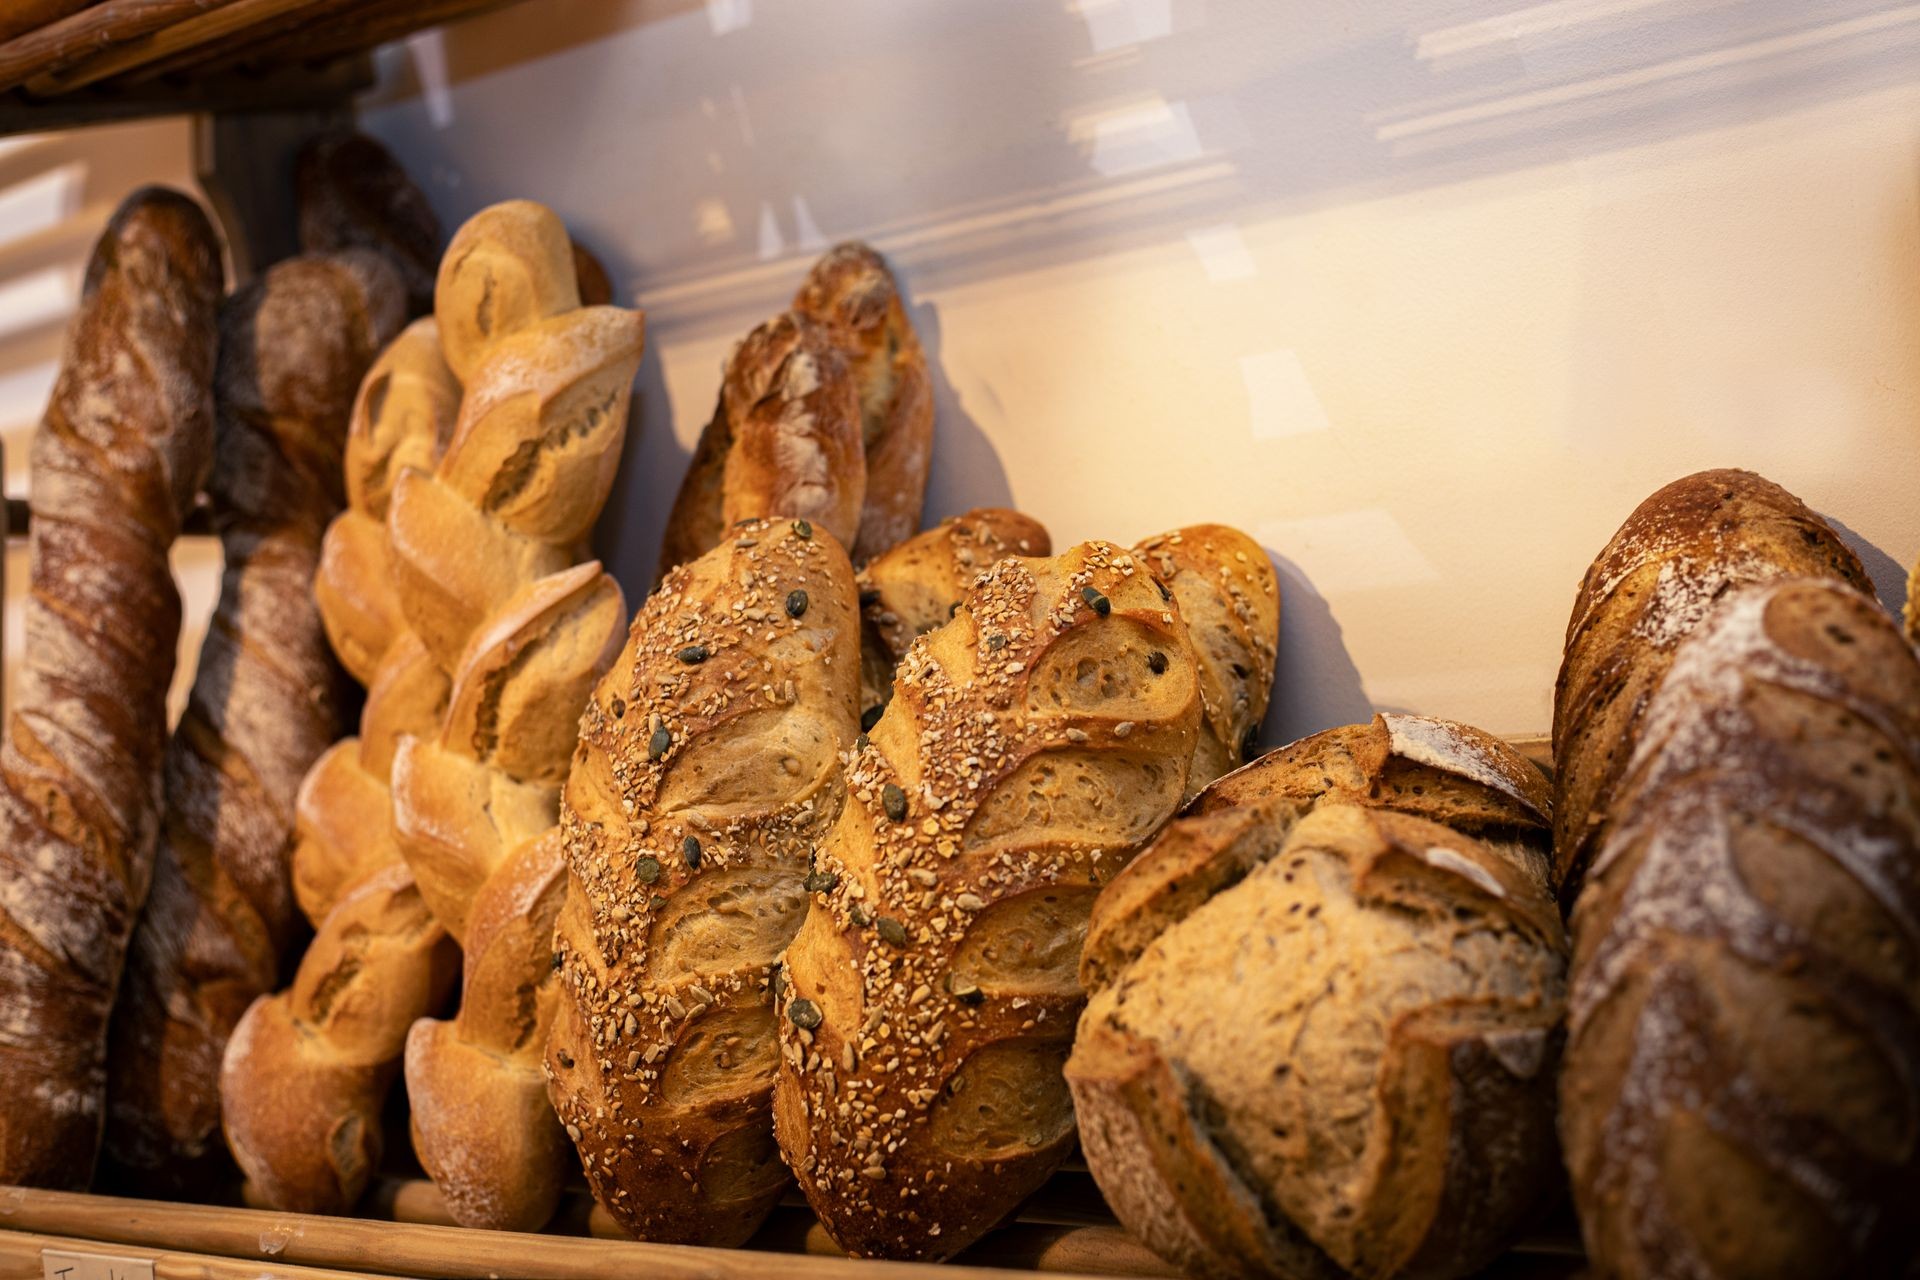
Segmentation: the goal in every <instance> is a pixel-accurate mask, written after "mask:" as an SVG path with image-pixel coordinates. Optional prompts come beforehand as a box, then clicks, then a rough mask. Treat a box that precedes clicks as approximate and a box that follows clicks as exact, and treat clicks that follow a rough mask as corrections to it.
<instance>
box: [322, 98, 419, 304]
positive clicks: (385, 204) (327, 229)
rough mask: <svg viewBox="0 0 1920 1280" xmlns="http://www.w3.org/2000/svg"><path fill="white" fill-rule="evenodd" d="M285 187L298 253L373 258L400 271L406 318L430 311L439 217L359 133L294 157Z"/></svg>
mask: <svg viewBox="0 0 1920 1280" xmlns="http://www.w3.org/2000/svg"><path fill="white" fill-rule="evenodd" d="M293 187H294V203H295V206H296V208H297V211H298V215H299V220H300V247H301V248H302V249H304V250H306V252H308V253H336V252H339V251H341V250H344V249H365V250H369V251H371V252H374V253H377V254H379V255H380V256H381V257H383V258H385V259H386V260H387V261H388V262H390V263H391V264H392V265H393V267H394V269H395V270H396V271H398V272H399V273H400V283H401V287H402V288H404V289H405V290H406V304H407V314H409V315H419V314H421V313H422V312H424V311H426V310H428V309H429V308H430V307H432V306H433V283H434V267H435V265H436V264H437V263H438V262H439V261H440V219H439V218H438V217H437V216H435V214H434V212H433V205H432V204H431V203H429V202H428V200H427V196H426V193H425V192H423V191H421V190H420V188H419V187H417V186H415V185H414V182H413V179H412V178H410V177H408V176H407V171H406V170H405V169H404V168H402V167H401V165H400V162H399V161H398V160H395V159H394V158H393V153H392V152H390V151H388V150H387V149H386V148H385V147H383V146H381V145H380V143H378V142H377V141H375V140H374V139H372V138H370V137H368V136H367V135H366V134H364V133H355V132H353V131H351V130H343V131H340V132H335V133H327V134H323V135H322V136H320V137H318V138H315V139H314V140H313V141H311V142H309V143H307V145H306V146H304V147H302V148H301V149H300V154H299V155H298V156H297V157H296V158H295V159H294V165H293Z"/></svg>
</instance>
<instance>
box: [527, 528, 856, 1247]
mask: <svg viewBox="0 0 1920 1280" xmlns="http://www.w3.org/2000/svg"><path fill="white" fill-rule="evenodd" d="M855 600H856V597H855V589H854V582H853V567H852V565H851V564H850V563H849V562H848V560H847V557H846V553H845V552H844V551H843V550H841V548H840V546H839V544H838V543H837V542H835V541H834V540H833V539H832V538H831V537H830V536H828V534H827V533H826V531H825V530H823V529H820V528H818V527H816V526H810V525H808V524H807V523H806V522H804V521H798V520H763V521H752V522H749V523H747V524H745V525H743V526H740V527H738V528H736V529H735V530H734V536H733V538H732V539H731V540H730V541H728V542H726V543H724V544H722V545H721V546H720V547H719V548H716V549H715V550H714V551H712V552H709V553H708V554H707V555H705V556H703V557H701V558H700V559H698V560H696V561H694V562H693V563H692V564H690V565H686V566H683V567H681V568H679V569H676V570H674V571H673V572H672V573H670V574H669V575H668V576H667V579H666V581H665V582H664V583H663V584H662V586H661V588H660V590H659V591H657V592H655V593H654V594H653V596H652V597H651V598H650V599H649V600H648V601H647V603H646V605H645V606H644V607H643V608H642V609H641V611H640V613H639V616H638V617H636V618H635V619H634V624H633V628H632V632H631V634H630V636H629V638H628V641H627V647H626V649H625V650H624V651H623V652H622V653H621V655H620V657H619V659H618V660H617V661H616V663H615V664H614V667H613V670H612V672H611V673H610V674H609V675H608V676H607V677H606V679H605V680H603V681H602V682H601V684H600V687H599V688H598V689H597V690H596V691H595V693H594V696H593V699H592V701H591V702H590V703H589V704H588V707H587V710H586V712H585V714H584V715H583V716H582V718H581V738H580V746H579V750H578V753H577V754H576V756H575V759H574V764H573V769H572V773H571V775H570V776H569V778H568V782H567V790H566V799H565V805H564V816H563V828H564V830H565V833H566V844H567V858H568V863H569V867H570V870H571V887H570V889H569V892H568V896H567V902H566V906H565V908H564V909H563V911H562V914H561V917H560V924H559V931H558V941H557V945H558V951H559V956H560V961H561V965H562V970H561V972H562V980H563V984H564V996H563V998H562V1000H561V1007H560V1011H559V1014H558V1016H557V1018H556V1021H555V1024H554V1028H553V1031H552V1034H551V1036H550V1047H549V1050H548V1054H547V1073H548V1077H549V1079H550V1080H551V1082H552V1084H551V1092H552V1098H553V1104H554V1107H555V1109H556V1110H557V1111H558V1112H559V1114H560V1117H561V1119H562V1120H563V1121H565V1122H566V1124H567V1125H568V1132H569V1136H571V1137H572V1138H573V1139H574V1142H575V1144H576V1145H577V1146H578V1147H579V1150H580V1154H581V1157H582V1160H583V1162H584V1163H585V1165H586V1170H587V1177H588V1180H589V1181H590V1183H591V1184H592V1186H593V1190H594V1194H595V1196H596V1197H597V1198H598V1199H599V1200H600V1203H601V1204H603V1205H604V1206H606V1208H607V1209H608V1211H609V1212H610V1213H612V1214H613V1216H614V1218H615V1219H616V1220H617V1221H618V1222H620V1224H621V1225H622V1226H623V1227H625V1228H626V1229H627V1230H629V1231H631V1232H633V1233H634V1234H636V1235H638V1236H640V1237H642V1238H644V1239H650V1240H668V1241H677V1242H699V1243H706V1244H724V1245H736V1244H739V1243H741V1242H742V1241H744V1240H745V1239H746V1238H747V1237H748V1236H749V1235H751V1234H752V1233H753V1231H754V1229H755V1228H756V1227H757V1226H758V1225H759V1223H760V1221H761V1219H763V1218H764V1217H765V1216H766V1213H767V1212H768V1210H770V1209H771V1208H772V1207H773V1204H774V1202H775V1201H776V1200H777V1199H778V1198H779V1195H780V1192H781V1190H782V1189H783V1188H784V1187H785V1185H786V1173H785V1170H784V1169H783V1168H782V1167H781V1165H780V1161H779V1156H778V1153H777V1152H776V1151H775V1150H774V1149H773V1145H772V1141H771V1134H770V1132H769V1126H768V1106H769V1094H770V1092H771V1088H772V1074H773V1059H774V1052H775V1050H774V1036H773V1026H772V1019H773V1009H772V996H771V993H770V989H769V985H768V984H769V975H770V971H771V966H772V964H773V961H774V959H775V957H776V956H777V955H778V954H779V952H780V950H781V948H782V947H784V946H785V945H786V943H787V940H788V939H789V938H790V937H791V936H792V933H793V930H794V928H795V927H796V926H797V925H798V924H799V921H800V916H801V914H802V912H803V911H804V910H805V897H804V893H803V891H802V888H801V881H802V879H803V877H804V876H805V874H806V871H807V857H808V854H809V853H810V851H811V850H812V848H813V846H814V845H815V844H816V843H817V842H818V840H819V838H820V835H821V833H822V832H823V831H824V830H825V828H826V826H827V824H828V823H830V822H831V821H832V820H833V817H834V814H835V812H836V811H837V809H838V807H839V804H840V800H841V795H842V793H841V790H840V787H839V778H840V772H839V766H840V753H841V752H842V751H843V750H844V749H845V747H846V745H847V744H848V742H849V741H850V740H851V739H852V738H853V735H854V732H855V710H854V700H855V695H856V690H857V681H858V676H859V665H858V648H857V644H858V642H857V639H856V636H857V632H856V626H857V611H856V603H855Z"/></svg>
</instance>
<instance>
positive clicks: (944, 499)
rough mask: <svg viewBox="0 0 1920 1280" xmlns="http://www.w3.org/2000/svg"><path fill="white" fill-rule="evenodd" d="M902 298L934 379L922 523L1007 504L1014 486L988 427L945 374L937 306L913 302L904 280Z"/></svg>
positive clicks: (1009, 504) (932, 524)
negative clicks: (930, 455) (930, 461)
mask: <svg viewBox="0 0 1920 1280" xmlns="http://www.w3.org/2000/svg"><path fill="white" fill-rule="evenodd" d="M901 292H902V295H903V296H902V298H901V301H902V302H903V303H905V304H906V307H907V315H908V317H909V318H911V319H912V321H913V327H914V330H915V332H917V333H918V334H919V335H920V345H921V346H922V347H924V348H926V353H927V374H928V377H929V378H930V379H931V380H932V382H933V422H934V431H933V465H932V469H931V471H930V472H929V474H928V476H927V505H926V512H925V514H924V515H923V516H922V517H921V521H920V523H921V525H922V527H925V528H932V527H933V526H934V525H936V524H938V523H939V522H940V521H941V520H943V519H945V518H946V517H948V516H953V515H959V514H960V513H961V512H963V511H968V510H971V509H972V508H974V507H1010V506H1012V505H1013V488H1012V486H1011V485H1010V484H1009V483H1008V481H1007V468H1006V466H1005V465H1004V464H1003V463H1002V462H1001V461H1000V454H999V452H998V451H997V450H996V449H995V448H994V447H993V441H991V440H989V439H987V433H986V432H985V431H982V430H981V429H980V424H979V423H977V422H975V421H974V420H973V416H972V415H971V414H969V413H968V412H967V407H966V405H964V404H962V403H961V401H960V393H959V392H958V391H956V390H955V389H954V386H953V383H952V382H950V381H949V380H948V378H947V370H946V366H945V365H944V364H943V363H941V360H940V309H939V308H938V307H937V306H935V305H934V304H933V303H931V302H922V303H915V302H914V301H913V300H912V297H911V296H910V294H909V293H908V290H907V286H906V283H905V282H904V281H903V282H902V283H901Z"/></svg>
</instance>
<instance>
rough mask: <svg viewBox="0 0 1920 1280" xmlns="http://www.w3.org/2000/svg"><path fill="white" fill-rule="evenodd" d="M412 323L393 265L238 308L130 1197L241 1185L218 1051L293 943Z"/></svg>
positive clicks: (159, 925) (151, 989) (126, 987)
mask: <svg viewBox="0 0 1920 1280" xmlns="http://www.w3.org/2000/svg"><path fill="white" fill-rule="evenodd" d="M405 305H406V298H405V294H404V292H403V291H402V288H401V285H400V280H399V276H398V274H397V272H395V270H394V269H393V268H392V267H391V266H390V265H388V263H387V261H386V259H384V258H382V257H379V256H378V255H375V254H372V253H368V252H366V251H364V250H352V251H348V252H344V253H340V254H335V255H314V256H309V257H304V258H295V259H292V260H290V261H287V262H283V263H281V264H279V265H278V266H276V267H274V268H273V269H271V270H270V271H268V272H267V273H266V274H265V275H264V276H262V277H260V278H259V279H257V280H255V281H253V282H252V283H251V284H249V285H248V286H247V287H245V288H243V289H241V290H239V291H238V292H236V293H235V294H234V295H233V296H232V297H231V298H229V299H228V300H227V302H226V304H225V306H224V307H223V308H222V310H221V314H220V354H219V366H218V373H217V378H216V382H215V393H214V409H215V442H216V447H215V453H214V463H213V470H212V473H211V475H210V476H209V478H208V481H207V496H208V501H209V504H210V507H211V509H212V512H213V518H214V523H215V526H216V528H217V529H218V530H219V533H220V539H221V544H222V550H223V551H224V553H225V561H226V564H225V569H224V572H223V575H222V583H221V590H220V601H219V604H218V606H217V607H216V609H215V611H214V615H213V620H212V622H211V623H210V625H209V626H208V628H207V636H206V640H205V642H204V643H203V644H202V646H201V649H200V668H199V671H198V673H197V675H196V677H195V680H194V687H193V694H192V697H191V698H190V700H189V701H188V704H187V708H186V711H185V714H184V715H183V716H182V717H181V719H180V723H179V725H178V726H177V727H176V728H175V730H174V734H173V739H172V741H171V743H170V744H169V747H168V752H167V763H166V797H165V798H166V812H165V818H164V822H163V824H162V827H161V835H160V842H159V851H158V855H157V857H156V859H155V862H154V874H153V887H152V891H151V893H150V895H149V897H148V900H147V906H146V912H145V914H144V915H143V916H142V917H141V920H140V925H139V928H138V929H137V930H136V932H135V934H134V938H133V944H132V947H131V949H130V951H129V953H128V957H127V971H126V975H125V978H124V981H123V983H122V986H121V992H120V999H119V1002H118V1005H117V1006H116V1009H115V1013H114V1021H113V1027H112V1035H111V1039H110V1041H109V1050H110V1054H109V1056H110V1059H111V1066H110V1073H111V1074H110V1080H109V1084H110V1089H109V1097H108V1116H107V1137H106V1156H107V1160H108V1163H109V1166H110V1169H111V1173H112V1176H113V1178H114V1180H115V1181H116V1182H117V1183H119V1184H120V1185H124V1186H125V1187H126V1188H127V1189H128V1190H131V1191H137V1192H143V1193H147V1194H151V1193H152V1192H153V1191H155V1190H156V1189H161V1188H165V1189H168V1190H170V1191H173V1192H175V1193H178V1192H183V1191H189V1190H194V1191H201V1192H204V1191H206V1190H208V1189H209V1188H210V1186H211V1185H212V1182H213V1180H214V1179H215V1178H216V1177H217V1176H219V1175H221V1174H223V1173H225V1172H226V1171H227V1168H228V1167H229V1166H228V1165H227V1159H226V1147H225V1144H224V1143H223V1142H222V1141H221V1140H220V1100H219V1092H218V1087H217V1082H218V1076H219V1065H220V1055H221V1053H222V1052H223V1051H224V1049H225V1048H226V1042H227V1036H228V1034H229V1032H231V1031H232V1029H233V1026H234V1024H235V1022H237V1021H238V1020H239V1017H240V1015H241V1014H242V1013H243V1012H244V1011H245V1010H246V1007H247V1005H248V1004H250V1003H251V1002H252V1001H253V1000H254V998H255V997H257V996H260V995H263V994H265V993H266V992H268V991H271V990H273V989H274V987H275V986H276V985H277V984H278V982H279V981H280V976H281V970H282V966H283V965H284V964H286V963H287V961H288V960H289V959H290V955H289V950H290V948H291V946H292V944H293V943H294V942H295V941H296V940H297V938H298V933H299V930H298V928H297V921H296V914H295V907H294V900H293V893H292V887H291V883H290V880H289V875H288V866H287V862H286V857H285V853H286V847H287V843H288V838H289V836H290V835H291V833H292V829H293V822H294V797H295V794H296V792H297V790H298V788H299V786H300V780H301V777H302V776H303V775H304V774H305V773H306V771H307V769H308V767H309V766H311V765H312V764H313V762H314V759H315V758H316V757H317V756H318V755H319V754H320V753H321V752H322V751H323V750H325V749H326V748H327V747H328V746H329V745H330V744H331V743H332V742H333V741H334V739H335V738H337V737H339V736H340V732H341V730H342V728H343V727H344V726H343V722H342V721H343V714H344V709H343V704H344V701H345V693H346V690H345V688H344V682H343V681H342V680H341V678H340V676H339V674H338V669H337V668H336V667H335V665H334V663H333V660H332V658H331V657H330V655H329V654H328V652H327V643H326V638H325V636H324V635H323V634H322V632H321V628H320V621H319V617H318V613H317V610H316V607H315V605H314V599H313V576H314V568H315V565H316V562H317V561H318V559H319V551H320V540H321V535H322V533H323V531H324V530H325V529H326V526H327V522H328V521H329V520H331V519H332V518H333V515H334V513H335V512H336V511H338V510H339V507H340V502H341V479H340V474H341V455H342V450H343V448H344V445H345V441H346V435H347V419H348V416H349V412H350V410H351V407H352V404H353V396H354V391H355V389H356V388H357V387H358V386H359V385H360V379H361V376H362V375H363V374H364V373H365V372H366V370H367V366H368V364H369V363H370V362H371V361H372V360H373V358H374V356H375V354H376V353H377V352H378V351H379V349H380V347H381V346H383V345H384V344H385V343H386V342H387V341H388V340H389V339H391V338H392V337H393V335H394V333H395V332H396V331H397V330H398V329H399V328H400V325H401V322H402V319H403V315H404V309H405Z"/></svg>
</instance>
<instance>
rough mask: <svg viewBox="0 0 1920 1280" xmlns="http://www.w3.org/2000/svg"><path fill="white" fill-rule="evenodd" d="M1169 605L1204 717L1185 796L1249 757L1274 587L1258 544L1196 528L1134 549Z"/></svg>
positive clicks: (1217, 529)
mask: <svg viewBox="0 0 1920 1280" xmlns="http://www.w3.org/2000/svg"><path fill="white" fill-rule="evenodd" d="M1133 549H1134V552H1135V554H1137V555H1138V556H1139V557H1140V558H1141V559H1142V560H1144V561H1145V562H1146V565H1147V568H1148V570H1149V571H1150V572H1151V573H1152V574H1153V576H1154V577H1156V578H1158V579H1159V580H1160V581H1161V583H1162V584H1163V585H1165V586H1166V587H1167V589H1168V590H1170V591H1172V592H1173V597H1174V599H1176V600H1178V601H1179V602H1180V616H1181V617H1182V618H1183V619H1185V620H1186V624H1187V632H1188V634H1189V635H1191V636H1192V637H1193V647H1194V652H1195V654H1196V655H1197V656H1198V658H1199V660H1200V698H1201V701H1202V703H1203V704H1204V705H1205V708H1206V715H1205V716H1204V717H1203V718H1202V719H1201V722H1200V741H1199V742H1198V744H1197V745H1196V746H1195V747H1194V753H1193V770H1192V772H1191V773H1190V774H1189V775H1188V777H1187V794H1188V795H1189V796H1191V795H1193V794H1195V793H1197V792H1198V791H1199V790H1200V789H1201V788H1202V787H1204V786H1206V785H1207V784H1208V783H1210V782H1212V781H1213V780H1214V779H1215V778H1218V777H1219V776H1220V775H1221V774H1224V773H1231V772H1233V770H1235V769H1238V768H1239V767H1240V766H1241V765H1242V764H1245V763H1246V762H1247V760H1248V759H1249V758H1251V757H1252V756H1254V755H1255V754H1256V753H1257V751H1258V748H1259V745H1260V722H1261V721H1262V720H1264V719H1265V718H1266V715H1267V698H1268V696H1269V695H1271V694H1272V692H1273V662H1274V655H1275V653H1276V651H1277V650H1278V648H1279V645H1280V582H1279V579H1278V578H1277V577H1276V576H1275V575H1274V572H1273V565H1272V563H1271V562H1269V561H1268V559H1267V553H1266V552H1265V551H1264V550H1263V549H1262V548H1261V546H1260V544H1259V543H1257V542H1255V541H1254V540H1253V539H1252V538H1249V537H1248V536H1247V535H1246V534H1244V533H1242V532H1240V531H1239V530H1238V529H1235V528H1232V527H1230V526H1228V525H1224V524H1196V525H1189V526H1187V527H1186V528H1183V529H1174V530H1170V531H1169V532H1167V533H1163V534H1159V535H1158V536H1156V537H1152V538H1146V539H1144V540H1142V541H1140V542H1138V543H1135V544H1134V548H1133Z"/></svg>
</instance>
